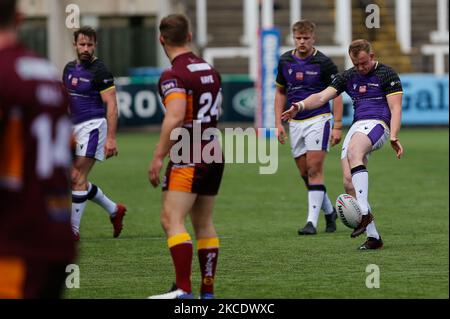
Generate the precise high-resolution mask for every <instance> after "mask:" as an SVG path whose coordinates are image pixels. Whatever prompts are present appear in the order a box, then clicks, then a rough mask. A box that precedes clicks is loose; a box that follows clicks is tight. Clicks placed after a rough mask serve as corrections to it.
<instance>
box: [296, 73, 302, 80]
mask: <svg viewBox="0 0 450 319" xmlns="http://www.w3.org/2000/svg"><path fill="white" fill-rule="evenodd" d="M295 79H296V80H298V81H303V72H296V73H295Z"/></svg>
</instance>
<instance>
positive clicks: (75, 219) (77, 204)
mask: <svg viewBox="0 0 450 319" xmlns="http://www.w3.org/2000/svg"><path fill="white" fill-rule="evenodd" d="M87 193H88V192H87V191H72V215H71V221H72V231H73V232H74V233H77V234H78V233H80V223H81V217H82V216H83V213H84V208H85V207H86V203H87Z"/></svg>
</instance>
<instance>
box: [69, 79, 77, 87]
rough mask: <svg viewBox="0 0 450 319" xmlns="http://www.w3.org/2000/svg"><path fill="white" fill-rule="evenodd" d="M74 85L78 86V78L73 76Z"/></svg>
mask: <svg viewBox="0 0 450 319" xmlns="http://www.w3.org/2000/svg"><path fill="white" fill-rule="evenodd" d="M71 83H72V86H77V84H78V78H72V82H71Z"/></svg>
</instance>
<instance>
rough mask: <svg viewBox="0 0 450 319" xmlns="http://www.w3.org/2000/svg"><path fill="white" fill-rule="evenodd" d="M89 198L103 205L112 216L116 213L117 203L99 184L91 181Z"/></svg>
mask: <svg viewBox="0 0 450 319" xmlns="http://www.w3.org/2000/svg"><path fill="white" fill-rule="evenodd" d="M88 199H90V200H91V201H93V202H94V203H96V204H98V205H100V206H102V207H103V208H104V209H105V210H106V211H107V212H108V214H109V215H110V216H111V217H114V215H115V214H116V211H117V204H116V203H114V202H113V201H112V200H110V199H109V198H108V197H107V196H106V195H105V193H103V191H102V189H101V188H100V187H98V186H97V185H94V184H91V183H89V185H88Z"/></svg>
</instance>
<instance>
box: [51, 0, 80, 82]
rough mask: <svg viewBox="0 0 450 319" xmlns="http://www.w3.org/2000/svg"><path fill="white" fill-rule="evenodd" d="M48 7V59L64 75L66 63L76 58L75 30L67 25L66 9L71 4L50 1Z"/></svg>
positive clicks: (59, 0) (60, 0)
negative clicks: (74, 48)
mask: <svg viewBox="0 0 450 319" xmlns="http://www.w3.org/2000/svg"><path fill="white" fill-rule="evenodd" d="M47 5H48V12H49V14H48V19H47V34H48V41H47V52H48V58H49V60H50V61H51V62H52V63H53V64H54V65H55V66H56V67H57V68H58V70H59V72H60V73H61V74H62V72H63V68H64V66H65V65H66V63H67V62H69V61H70V60H73V59H74V58H75V55H74V51H73V45H72V42H73V41H72V33H73V31H74V30H72V29H69V27H68V26H67V25H66V18H67V13H66V7H67V5H69V3H68V1H66V0H48V2H47Z"/></svg>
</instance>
